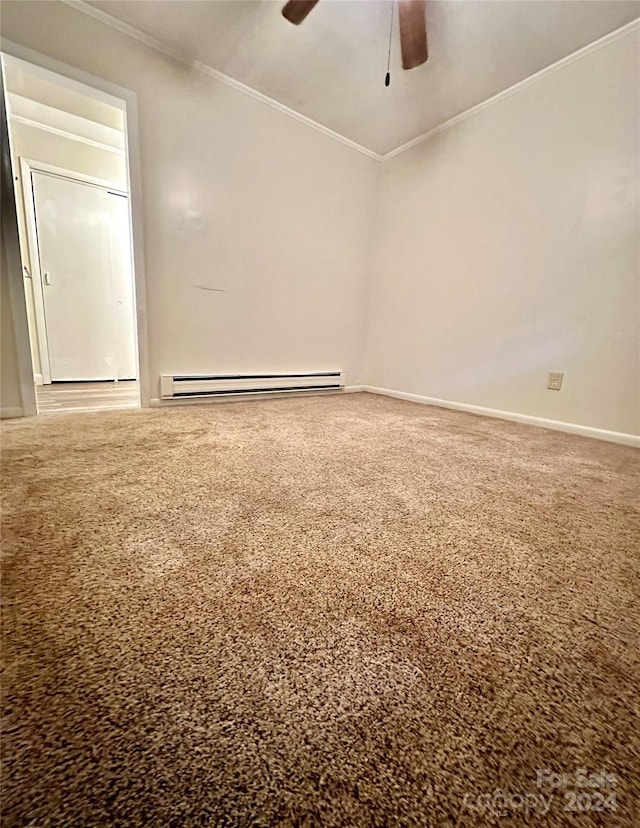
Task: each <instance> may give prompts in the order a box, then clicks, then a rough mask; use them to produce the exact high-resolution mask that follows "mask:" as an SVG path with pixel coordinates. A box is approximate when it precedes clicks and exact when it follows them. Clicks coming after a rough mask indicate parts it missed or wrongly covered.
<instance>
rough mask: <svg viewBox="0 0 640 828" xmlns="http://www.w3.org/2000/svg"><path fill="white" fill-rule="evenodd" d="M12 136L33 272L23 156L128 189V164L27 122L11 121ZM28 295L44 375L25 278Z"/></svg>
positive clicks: (24, 252)
mask: <svg viewBox="0 0 640 828" xmlns="http://www.w3.org/2000/svg"><path fill="white" fill-rule="evenodd" d="M9 130H10V135H11V157H12V163H13V169H14V176H15V177H16V178H17V179H18V186H17V187H16V189H15V196H16V207H17V211H18V228H19V232H20V254H21V257H22V262H23V264H24V265H26V266H27V268H28V269H29V272H30V273H33V272H34V268H33V265H32V263H31V259H30V253H29V245H28V242H27V233H26V216H25V205H24V196H23V192H24V191H23V186H22V170H21V167H20V159H22V158H26V159H29V160H31V161H40V162H43V163H45V164H50V165H52V166H55V167H61V168H62V169H66V170H70V171H72V172H77V173H81V174H83V175H89V176H92V177H94V178H102V179H104V180H106V181H110V182H112V183H113V184H115V185H117V186H118V187H120V189H122V190H126V189H127V165H126V161H125V158H124V156H123V155H118V154H116V153H113V152H109V151H108V150H104V149H101V148H100V147H94V146H91V145H89V144H85V143H82V142H80V141H75V140H73V139H72V138H66V137H64V136H61V135H56V134H55V133H52V132H48V131H46V130H44V129H40V128H38V127H36V126H32V125H31V124H24V123H19V122H15V121H12V120H11V119H10V120H9ZM24 285H25V296H26V301H27V316H28V319H29V339H30V343H31V358H32V361H33V370H34V373H35V374H36V376H37V375H41V373H42V372H41V367H40V351H39V348H38V329H37V324H36V315H35V305H34V294H33V286H32V285H33V283H32V281H31V279H29V278H25V280H24Z"/></svg>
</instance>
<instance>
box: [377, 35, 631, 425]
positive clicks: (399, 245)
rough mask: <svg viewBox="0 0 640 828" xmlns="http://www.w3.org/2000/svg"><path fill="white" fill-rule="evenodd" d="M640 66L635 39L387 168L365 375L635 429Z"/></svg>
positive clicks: (513, 408)
mask: <svg viewBox="0 0 640 828" xmlns="http://www.w3.org/2000/svg"><path fill="white" fill-rule="evenodd" d="M638 66H639V54H638V33H637V31H633V32H631V33H630V34H627V35H626V36H624V37H621V38H620V39H618V40H616V41H615V42H613V43H610V44H608V45H606V46H603V47H602V48H599V49H597V50H595V51H592V52H591V53H589V54H587V55H586V56H584V57H582V58H581V59H579V60H576V61H575V62H572V63H570V64H568V65H565V66H563V67H562V68H560V69H558V70H556V71H555V72H553V73H549V74H547V75H545V76H543V77H541V78H540V79H538V80H536V81H534V82H531V83H529V84H528V85H526V86H524V87H522V88H520V89H519V90H518V91H517V92H516V93H515V94H513V95H511V96H509V97H506V98H503V99H501V100H499V101H497V102H495V103H493V104H491V105H489V106H488V107H487V108H485V109H483V110H482V111H480V112H478V113H477V114H474V115H472V116H471V117H469V118H467V119H466V120H463V121H461V122H459V123H458V124H456V125H454V126H452V127H451V128H449V129H446V130H445V131H443V132H441V133H439V134H437V135H434V136H433V137H432V138H431V139H429V140H427V141H426V142H424V143H422V144H420V145H418V146H416V147H415V148H414V149H412V150H408V151H406V152H404V153H402V154H400V155H399V156H397V157H395V158H393V159H391V160H389V161H388V162H387V163H385V165H384V170H383V174H382V180H381V191H380V203H379V222H378V225H377V232H376V240H377V241H376V245H375V250H374V278H373V286H372V298H371V310H370V328H369V340H368V341H369V347H368V367H367V382H368V383H369V384H371V385H375V386H381V387H385V388H391V389H396V390H401V391H404V392H409V393H413V394H417V395H422V396H426V397H431V398H437V399H443V400H449V401H454V402H460V403H466V404H471V405H477V406H485V407H488V408H493V409H501V410H506V411H509V412H517V413H522V414H528V415H533V416H538V417H543V418H548V419H552V420H559V421H564V422H568V423H577V424H581V425H586V426H592V427H595V428H601V429H607V430H612V431H620V432H626V433H631V434H638V433H640V417H639V414H640V393H639V385H638V384H639V381H640V364H639V330H640V326H639V305H640V273H639V262H638V256H639V242H640V239H639V232H638V231H639V212H638V181H639V168H638V165H639V159H640V146H639V140H638V139H639V134H640V133H639V125H640V124H639V112H638V102H639V100H640V98H639V94H638V93H639V88H638V81H639V75H638ZM550 371H563V372H565V380H564V386H563V389H562V391H560V392H554V391H547V390H546V381H547V374H548V372H550Z"/></svg>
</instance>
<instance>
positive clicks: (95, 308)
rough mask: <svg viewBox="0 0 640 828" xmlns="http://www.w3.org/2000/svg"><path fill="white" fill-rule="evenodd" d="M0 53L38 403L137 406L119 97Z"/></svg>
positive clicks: (64, 408)
mask: <svg viewBox="0 0 640 828" xmlns="http://www.w3.org/2000/svg"><path fill="white" fill-rule="evenodd" d="M2 63H3V76H4V83H5V90H6V97H5V100H6V102H7V116H8V125H9V139H10V149H11V161H12V168H13V178H14V187H15V194H16V207H17V213H18V231H19V237H20V253H21V258H22V264H23V281H24V292H25V302H26V308H27V318H28V323H29V324H28V327H29V339H30V347H31V357H32V364H33V381H34V383H35V384H36V392H37V393H36V397H37V407H38V413H51V412H69V411H79V410H100V409H110V408H132V407H138V406H139V405H140V394H139V383H138V380H139V367H138V366H139V358H138V333H137V314H136V285H135V269H134V266H133V235H132V221H131V207H130V198H129V178H130V176H129V169H128V156H127V151H126V145H127V141H126V103H125V101H124V100H122V101H118V100H117V99H115V98H113V97H112V96H105V95H104V94H103V93H101V92H98V91H97V90H94V89H92V88H91V87H89V86H86V85H84V84H80V83H77V82H75V81H70V80H69V78H66V77H64V76H60V75H57V74H56V73H53V72H51V71H48V70H45V69H43V68H41V67H38V66H35V65H32V64H29V63H28V62H26V61H24V60H21V59H18V58H16V57H9V56H6V55H4V54H3V57H2Z"/></svg>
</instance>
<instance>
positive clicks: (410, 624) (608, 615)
mask: <svg viewBox="0 0 640 828" xmlns="http://www.w3.org/2000/svg"><path fill="white" fill-rule="evenodd" d="M2 439H3V451H2V461H3V478H2V482H3V491H4V517H3V532H4V544H3V606H4V619H3V630H4V647H3V657H4V696H3V706H4V715H3V727H4V738H3V749H4V765H3V775H2V782H3V796H2V805H3V810H4V820H3V826H5V828H9V826H38V828H42V826H56V827H57V826H107V825H117V826H153V827H154V828H155V826H159V827H160V826H162V828H164V827H165V826H192V825H193V826H195V825H199V826H205V825H210V826H265V828H271V826H323V828H324V826H376V828H377V827H378V826H379V828H387V826H456V825H465V826H466V825H493V824H500V825H522V824H529V823H535V824H545V825H580V826H591V825H616V826H620V825H621V826H637V825H638V824H640V814H639V812H638V807H639V801H640V774H639V763H640V737H639V734H640V718H639V715H638V713H639V711H638V687H639V685H640V653H639V646H638V644H639V638H638V628H639V625H638V621H639V614H640V609H639V603H638V599H639V594H640V587H639V584H640V574H639V570H640V563H639V557H640V555H639V548H638V547H639V540H640V509H639V502H638V494H639V491H640V453H638V452H637V451H635V450H634V449H630V448H625V447H622V446H616V445H611V444H606V443H600V442H596V441H593V440H588V439H584V438H580V437H575V436H570V435H564V434H559V433H554V432H549V431H544V430H541V429H536V428H529V427H527V426H521V425H517V424H514V423H507V422H501V421H497V420H490V419H484V418H480V417H474V416H472V415H468V414H463V413H457V412H452V411H445V410H441V409H435V408H430V407H426V406H419V405H414V404H411V403H404V402H399V401H396V400H390V399H385V398H382V397H375V396H371V395H363V394H352V395H344V396H325V397H313V398H305V399H287V400H276V399H273V400H268V401H265V402H258V401H252V402H242V403H228V404H224V405H211V406H191V407H188V408H173V409H170V410H162V411H160V410H151V411H131V412H114V413H101V414H76V415H67V416H60V415H54V416H48V417H42V418H39V419H38V420H37V421H35V420H34V421H28V422H27V421H14V422H12V423H9V424H6V425H5V426H4V427H3V437H2ZM544 769H546V770H548V771H550V772H553V773H556V774H566V776H565V777H564V778H563V777H562V776H549V775H546V774H541V775H540V776H538V775H537V771H538V770H544ZM579 770H581V771H585V772H586V775H585V773H582V774H580V773H579V774H578V777H577V778H576V771H579ZM588 774H592V775H591V776H587V775H588ZM595 774H597V776H596V775H595ZM611 774H613V775H614V776H613V777H612V776H611ZM585 780H587V781H589V783H590V785H591V787H583V783H585ZM538 782H539V784H540V787H538ZM552 786H555V787H552ZM496 789H499V790H498V793H497V794H496ZM578 794H580V795H581V796H582V799H580V798H579V797H578ZM540 796H543V797H545V800H544V801H545V802H547V801H548V802H549V807H548V810H547V811H546V812H545V814H544V815H543V813H542V810H541V809H542V807H543V805H542V802H541V800H540ZM549 796H553V799H551V800H550V799H548V797H549ZM585 796H586V797H587V798H588V800H587V799H585V798H584V797H585ZM500 797H502V798H500ZM587 806H588V807H587ZM572 807H573V808H577V809H578V810H572ZM614 808H615V810H614ZM539 809H540V810H539ZM580 809H582V811H580Z"/></svg>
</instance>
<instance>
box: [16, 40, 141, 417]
mask: <svg viewBox="0 0 640 828" xmlns="http://www.w3.org/2000/svg"><path fill="white" fill-rule="evenodd" d="M0 52H1V53H2V54H5V55H7V56H9V57H12V58H17V59H18V60H23V61H26V62H27V63H30V64H31V66H33V67H36V69H38V70H39V71H40V72H41V73H42V75H43V77H45V78H46V77H47V76H50V73H54V74H55V75H56V76H57V78H56V80H57V82H58V83H60V82H61V81H62V82H64V83H65V84H67V85H68V86H69V87H70V88H72V89H81V90H82V91H83V92H85V93H86V87H89V89H90V90H92V91H93V92H94V93H95V95H96V97H97V98H98V99H99V100H104V101H106V102H107V103H110V104H111V105H112V106H118V107H119V108H120V109H121V110H122V111H123V112H124V122H125V128H124V134H125V158H126V161H127V190H128V196H129V217H130V222H131V239H132V255H133V278H134V296H135V305H136V332H137V337H136V340H137V341H136V347H137V362H138V384H139V389H140V407H141V408H149V407H150V398H151V382H150V379H151V378H150V375H149V338H148V324H147V289H146V274H145V259H144V236H143V224H144V210H143V203H142V163H141V160H140V137H139V126H138V98H137V95H136V93H135V92H134V91H133V90H131V89H127V88H126V87H124V86H119V85H118V84H115V83H112V82H111V81H107V80H105V79H104V78H100V77H98V76H97V75H92V74H90V73H89V72H85V71H84V70H82V69H78V68H76V67H75V66H70V65H69V64H67V63H63V62H62V61H60V60H56V59H55V58H51V57H48V56H47V55H43V54H41V53H40V52H36V51H34V50H33V49H28V48H26V47H25V46H21V45H20V44H18V43H14V42H13V41H11V40H7V39H6V38H4V37H0ZM14 175H15V173H14ZM21 304H22V305H23V307H21V309H20V311H21V314H22V312H24V314H25V320H26V296H25V292H24V290H23V291H22V301H21ZM14 316H15V312H14ZM25 333H26V331H25ZM19 347H20V348H21V351H23V350H24V351H25V354H24V355H23V356H24V360H25V365H27V364H28V365H30V366H31V378H30V379H29V381H30V382H31V383H32V384H33V361H32V359H31V345H30V342H29V339H28V337H26V336H25V337H22V338H21V344H19ZM22 380H23V381H24V382H26V381H27V379H26V378H25V377H22ZM26 413H31V412H30V411H29V412H26ZM34 413H35V412H34Z"/></svg>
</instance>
